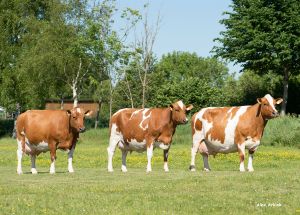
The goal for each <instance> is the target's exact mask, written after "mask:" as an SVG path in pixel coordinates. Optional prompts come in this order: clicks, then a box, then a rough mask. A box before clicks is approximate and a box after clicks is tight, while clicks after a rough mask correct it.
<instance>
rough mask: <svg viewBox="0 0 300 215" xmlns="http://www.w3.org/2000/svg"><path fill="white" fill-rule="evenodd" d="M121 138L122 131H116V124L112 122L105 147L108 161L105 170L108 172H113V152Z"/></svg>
mask: <svg viewBox="0 0 300 215" xmlns="http://www.w3.org/2000/svg"><path fill="white" fill-rule="evenodd" d="M122 140H123V135H122V133H120V132H118V131H117V125H116V124H115V123H114V124H112V126H111V133H110V138H109V146H108V147H107V154H108V161H107V170H108V172H113V171H114V169H113V165H112V159H113V156H114V152H115V150H116V147H117V145H118V143H119V142H120V141H122Z"/></svg>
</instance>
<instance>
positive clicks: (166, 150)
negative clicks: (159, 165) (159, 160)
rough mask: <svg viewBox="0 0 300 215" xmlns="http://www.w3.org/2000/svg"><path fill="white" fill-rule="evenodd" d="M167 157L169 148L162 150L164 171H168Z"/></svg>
mask: <svg viewBox="0 0 300 215" xmlns="http://www.w3.org/2000/svg"><path fill="white" fill-rule="evenodd" d="M168 157H169V149H165V150H164V170H165V172H169V167H168Z"/></svg>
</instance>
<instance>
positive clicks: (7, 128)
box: [0, 119, 14, 137]
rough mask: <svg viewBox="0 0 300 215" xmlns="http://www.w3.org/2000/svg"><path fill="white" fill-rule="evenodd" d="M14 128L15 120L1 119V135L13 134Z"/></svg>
mask: <svg viewBox="0 0 300 215" xmlns="http://www.w3.org/2000/svg"><path fill="white" fill-rule="evenodd" d="M13 129H14V120H10V119H1V120H0V137H3V136H5V135H10V136H11V135H12V133H13Z"/></svg>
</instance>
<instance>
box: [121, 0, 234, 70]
mask: <svg viewBox="0 0 300 215" xmlns="http://www.w3.org/2000/svg"><path fill="white" fill-rule="evenodd" d="M146 2H148V1H142V0H117V8H118V9H122V8H126V7H130V8H133V9H138V10H140V11H142V9H143V5H144V4H145V3H146ZM149 4H150V5H149V17H150V20H149V22H150V23H153V24H154V23H155V20H156V18H157V15H158V13H160V16H161V18H162V21H161V25H160V30H159V33H158V37H157V40H156V43H155V45H154V53H155V54H156V55H157V56H158V57H159V58H160V57H161V56H162V55H163V54H166V53H168V52H172V51H188V52H196V53H197V54H198V55H199V56H201V57H208V56H211V53H210V51H211V49H212V47H213V46H214V45H216V43H214V42H213V39H214V38H217V37H219V33H220V32H221V31H224V30H225V28H224V26H222V25H221V24H220V23H219V21H220V20H221V19H222V18H224V16H223V15H222V13H223V12H224V11H230V10H231V8H230V7H229V5H230V4H231V0H206V1H205V0H186V1H183V0H152V1H149ZM138 30H139V29H137V31H138ZM228 67H229V71H230V72H231V73H232V72H238V71H239V70H240V67H239V66H233V65H232V63H231V64H229V65H228Z"/></svg>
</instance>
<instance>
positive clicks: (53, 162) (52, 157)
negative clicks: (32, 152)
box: [49, 143, 56, 174]
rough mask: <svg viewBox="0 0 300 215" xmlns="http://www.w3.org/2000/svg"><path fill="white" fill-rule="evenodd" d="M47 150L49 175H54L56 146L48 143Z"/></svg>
mask: <svg viewBox="0 0 300 215" xmlns="http://www.w3.org/2000/svg"><path fill="white" fill-rule="evenodd" d="M49 149H50V159H51V164H50V174H55V160H56V146H55V144H51V143H49Z"/></svg>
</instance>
